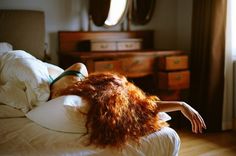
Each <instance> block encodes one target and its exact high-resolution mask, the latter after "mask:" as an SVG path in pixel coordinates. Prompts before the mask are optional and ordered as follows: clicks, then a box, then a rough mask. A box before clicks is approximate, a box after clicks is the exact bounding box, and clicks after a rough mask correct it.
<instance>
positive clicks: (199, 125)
mask: <svg viewBox="0 0 236 156" xmlns="http://www.w3.org/2000/svg"><path fill="white" fill-rule="evenodd" d="M181 112H182V113H183V115H184V116H185V117H186V118H187V119H188V120H189V121H190V122H191V124H192V131H193V132H194V133H199V132H200V133H202V129H203V128H204V129H206V124H205V122H204V120H203V118H202V117H201V115H200V114H199V113H198V112H197V111H196V110H195V109H193V108H192V107H191V106H190V105H188V104H187V103H185V102H182V107H181Z"/></svg>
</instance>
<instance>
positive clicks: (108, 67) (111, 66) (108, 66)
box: [105, 64, 114, 69]
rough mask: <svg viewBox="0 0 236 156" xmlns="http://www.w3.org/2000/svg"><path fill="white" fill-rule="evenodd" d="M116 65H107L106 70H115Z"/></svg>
mask: <svg viewBox="0 0 236 156" xmlns="http://www.w3.org/2000/svg"><path fill="white" fill-rule="evenodd" d="M113 67H114V65H113V64H107V65H106V66H105V68H106V69H113Z"/></svg>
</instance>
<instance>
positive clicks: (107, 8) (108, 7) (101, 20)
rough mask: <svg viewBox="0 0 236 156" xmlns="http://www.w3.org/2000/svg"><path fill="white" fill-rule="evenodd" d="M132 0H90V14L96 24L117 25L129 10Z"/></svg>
mask: <svg viewBox="0 0 236 156" xmlns="http://www.w3.org/2000/svg"><path fill="white" fill-rule="evenodd" d="M129 2H130V0H90V3H89V14H90V17H91V20H92V21H93V23H94V24H95V25H96V26H107V27H110V26H115V25H117V24H118V23H120V22H121V21H122V20H123V19H124V17H125V15H126V13H127V10H128V7H129Z"/></svg>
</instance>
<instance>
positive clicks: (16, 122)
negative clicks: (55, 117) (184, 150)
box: [0, 105, 180, 156]
mask: <svg viewBox="0 0 236 156" xmlns="http://www.w3.org/2000/svg"><path fill="white" fill-rule="evenodd" d="M1 106H3V105H0V109H1V110H3V108H1ZM7 107H9V106H7ZM9 108H10V107H9ZM10 109H12V108H10ZM6 110H7V108H6V106H4V111H6ZM11 111H12V110H11ZM1 112H2V111H0V113H1ZM13 112H14V111H13ZM5 114H7V116H5V117H4V116H3V115H2V116H1V118H0V138H1V139H0V155H11V156H12V155H23V156H31V155H32V156H37V155H43V156H54V155H55V156H111V155H112V156H172V155H174V156H177V155H178V151H179V147H180V139H179V136H178V134H177V133H176V132H175V131H174V130H173V129H172V128H169V127H166V128H163V129H162V130H160V131H158V132H155V133H152V134H150V135H148V136H145V137H143V138H142V139H141V144H140V146H138V145H136V144H134V143H131V142H130V143H129V144H128V145H126V146H125V147H124V149H123V150H116V149H112V148H105V149H98V148H95V147H94V146H85V145H84V144H83V142H84V141H85V140H86V137H81V134H72V133H63V132H57V131H53V130H49V129H46V128H43V127H41V126H39V125H38V124H36V123H34V122H32V121H30V120H29V119H28V118H26V117H24V116H23V115H22V116H21V115H19V114H18V115H17V116H14V115H11V114H9V113H5ZM9 115H10V116H9Z"/></svg>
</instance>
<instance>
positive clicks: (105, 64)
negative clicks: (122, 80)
mask: <svg viewBox="0 0 236 156" xmlns="http://www.w3.org/2000/svg"><path fill="white" fill-rule="evenodd" d="M94 71H95V72H104V71H113V72H118V73H121V71H122V69H121V62H120V61H119V60H112V61H95V62H94Z"/></svg>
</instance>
